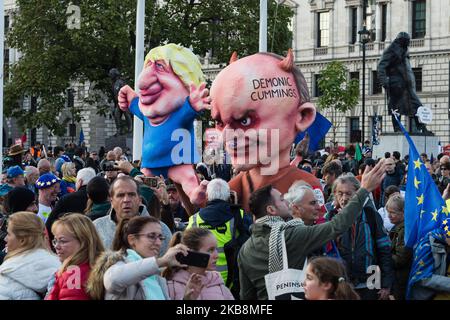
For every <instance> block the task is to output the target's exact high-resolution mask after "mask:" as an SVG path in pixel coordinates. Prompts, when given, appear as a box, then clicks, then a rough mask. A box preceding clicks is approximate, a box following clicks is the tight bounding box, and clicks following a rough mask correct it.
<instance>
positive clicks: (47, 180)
mask: <svg viewBox="0 0 450 320" xmlns="http://www.w3.org/2000/svg"><path fill="white" fill-rule="evenodd" d="M60 181H61V179H60V178H58V177H57V176H55V175H54V174H52V173H46V174H43V175H42V176H40V177H39V179H37V181H36V188H38V189H45V188H49V187H51V186H52V185H54V184H55V183H59V182H60Z"/></svg>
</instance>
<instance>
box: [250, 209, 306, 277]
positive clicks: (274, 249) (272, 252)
mask: <svg viewBox="0 0 450 320" xmlns="http://www.w3.org/2000/svg"><path fill="white" fill-rule="evenodd" d="M256 223H262V224H264V225H266V226H269V227H270V228H271V231H270V236H269V273H273V272H277V271H280V270H282V269H283V245H282V242H281V240H282V232H284V230H285V229H286V228H287V227H290V226H298V225H305V224H304V223H303V221H302V220H301V219H292V220H291V221H289V222H284V220H283V218H281V217H278V216H265V217H262V218H261V219H258V220H257V221H256Z"/></svg>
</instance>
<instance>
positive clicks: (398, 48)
mask: <svg viewBox="0 0 450 320" xmlns="http://www.w3.org/2000/svg"><path fill="white" fill-rule="evenodd" d="M410 39H411V37H410V36H409V34H408V33H406V32H400V33H399V34H398V35H397V38H396V39H395V40H394V42H392V44H391V45H390V46H389V47H387V48H386V50H384V52H383V55H382V56H381V60H380V62H379V64H378V77H379V79H380V82H381V84H382V85H383V87H384V89H385V90H386V93H387V95H388V109H389V114H391V116H392V125H393V126H394V131H395V132H399V131H400V127H399V126H398V124H397V121H396V120H395V118H394V116H393V115H392V111H394V110H397V112H398V113H399V114H400V116H399V120H400V117H401V115H402V114H403V115H406V116H414V121H415V123H416V127H417V130H418V131H419V132H423V133H429V131H428V130H427V129H426V126H425V124H423V123H420V122H419V119H418V117H417V116H416V113H417V109H418V108H419V107H420V106H422V102H420V99H419V97H418V96H417V94H416V80H415V77H414V72H413V70H412V68H411V65H410V63H409V52H408V46H409V42H410Z"/></svg>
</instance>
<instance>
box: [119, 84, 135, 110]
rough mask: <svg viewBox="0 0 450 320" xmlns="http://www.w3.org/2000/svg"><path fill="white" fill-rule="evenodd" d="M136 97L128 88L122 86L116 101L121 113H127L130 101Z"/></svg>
mask: <svg viewBox="0 0 450 320" xmlns="http://www.w3.org/2000/svg"><path fill="white" fill-rule="evenodd" d="M137 96H138V95H137V94H136V92H134V90H133V89H131V87H130V86H123V87H122V88H121V89H120V91H119V96H118V98H117V101H118V102H119V108H120V110H122V111H127V110H128V107H129V106H130V104H131V101H132V100H133V99H134V98H136V97H137Z"/></svg>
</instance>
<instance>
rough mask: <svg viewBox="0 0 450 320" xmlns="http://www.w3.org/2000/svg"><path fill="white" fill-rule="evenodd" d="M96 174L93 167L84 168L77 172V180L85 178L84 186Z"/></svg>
mask: <svg viewBox="0 0 450 320" xmlns="http://www.w3.org/2000/svg"><path fill="white" fill-rule="evenodd" d="M95 176H96V173H95V170H94V169H92V168H83V169H81V170H80V171H78V173H77V181H80V179H81V180H83V184H82V186H85V185H87V184H88V183H89V181H91V180H92V179H93V178H94V177H95Z"/></svg>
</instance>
